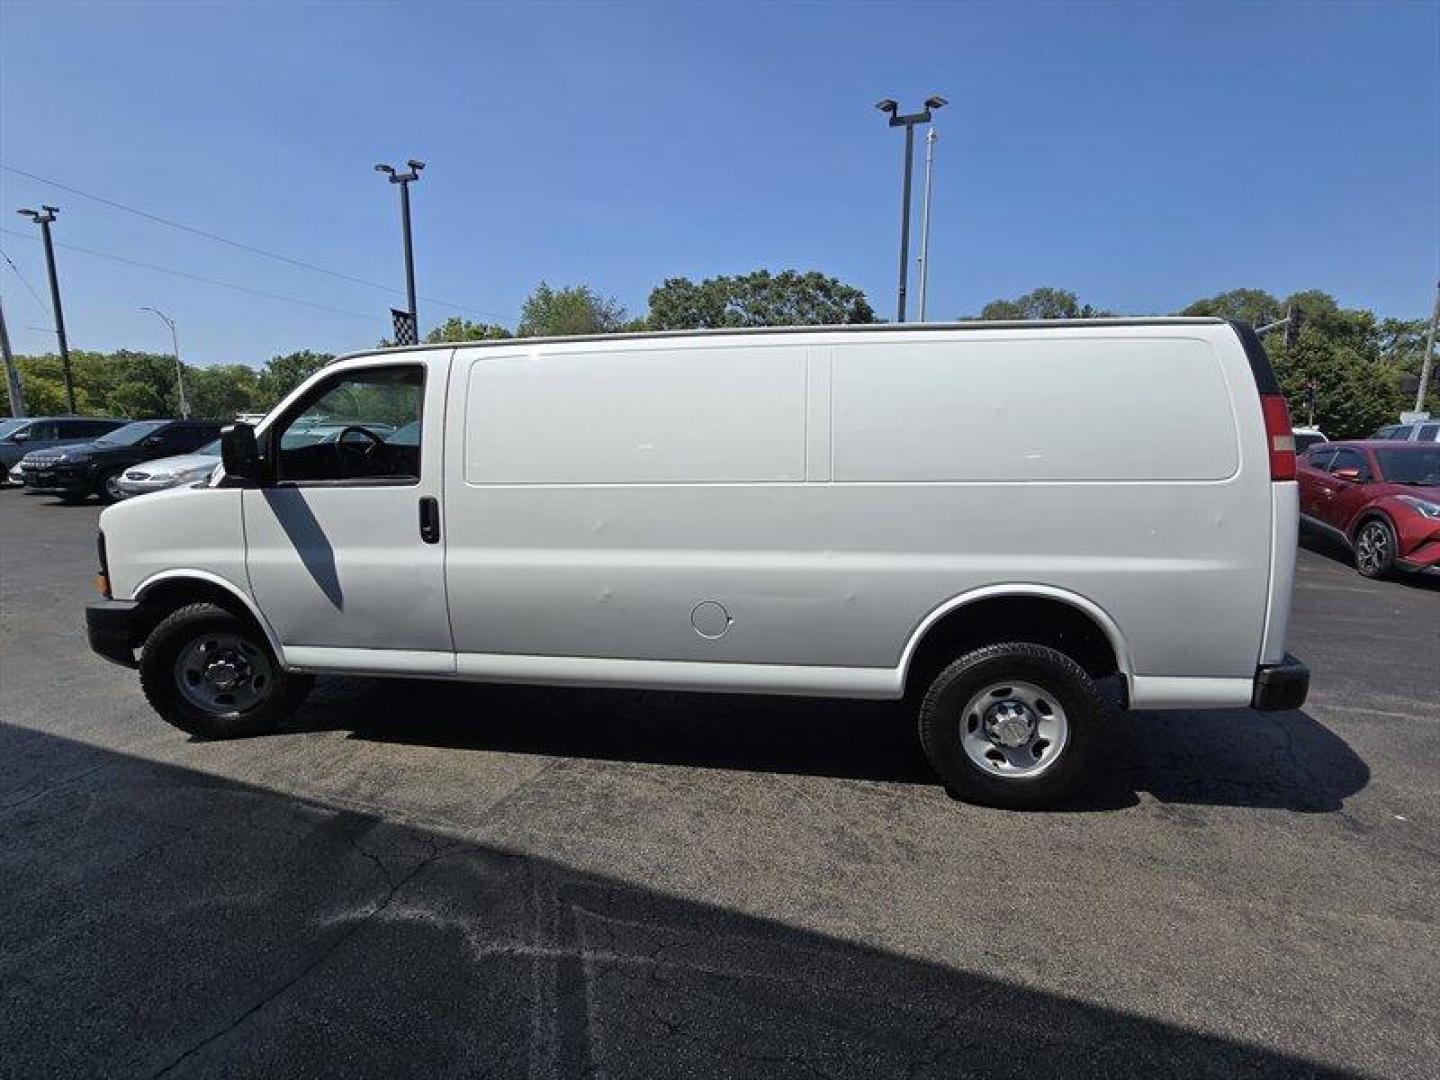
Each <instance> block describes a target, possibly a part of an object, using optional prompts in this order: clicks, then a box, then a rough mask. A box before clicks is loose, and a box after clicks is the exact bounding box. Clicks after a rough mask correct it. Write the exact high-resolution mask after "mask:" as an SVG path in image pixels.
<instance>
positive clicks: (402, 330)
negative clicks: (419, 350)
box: [390, 308, 420, 345]
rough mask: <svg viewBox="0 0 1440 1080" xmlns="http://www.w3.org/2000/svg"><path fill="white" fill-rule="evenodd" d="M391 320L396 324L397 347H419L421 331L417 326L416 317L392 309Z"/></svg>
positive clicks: (406, 312)
mask: <svg viewBox="0 0 1440 1080" xmlns="http://www.w3.org/2000/svg"><path fill="white" fill-rule="evenodd" d="M390 318H391V319H392V320H394V323H395V344H396V345H419V344H420V330H419V327H417V326H416V325H415V316H414V315H413V314H411V313H410V312H408V311H396V310H395V309H394V308H391V309H390Z"/></svg>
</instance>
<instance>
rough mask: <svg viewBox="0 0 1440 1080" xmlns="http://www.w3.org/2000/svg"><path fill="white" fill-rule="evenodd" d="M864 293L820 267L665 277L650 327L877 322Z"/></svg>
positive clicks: (653, 301) (655, 293)
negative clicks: (696, 277) (696, 278)
mask: <svg viewBox="0 0 1440 1080" xmlns="http://www.w3.org/2000/svg"><path fill="white" fill-rule="evenodd" d="M875 321H876V320H875V312H874V311H873V310H872V309H871V307H870V304H869V302H868V301H867V300H866V299H865V294H864V293H863V292H861V291H860V290H859V289H857V288H855V287H854V286H853V285H847V284H845V283H844V282H843V281H840V280H839V279H838V278H833V277H829V276H827V275H825V274H822V273H820V272H819V271H818V270H810V271H807V272H805V273H803V274H802V273H799V272H798V271H795V270H783V271H781V272H780V273H778V274H771V273H770V271H768V270H754V271H752V272H750V273H748V274H738V275H734V276H728V275H721V276H719V277H712V278H706V279H705V280H704V281H701V282H699V283H698V284H697V283H696V282H693V281H691V280H690V279H689V278H683V277H679V278H667V279H666V280H665V281H664V283H662V284H661V285H660V286H659V287H658V288H656V289H655V290H654V291H652V292H651V293H650V314H649V317H648V318H647V320H646V322H647V324H648V326H649V328H650V329H653V330H706V329H718V328H721V327H730V326H834V325H842V324H853V323H873V322H875Z"/></svg>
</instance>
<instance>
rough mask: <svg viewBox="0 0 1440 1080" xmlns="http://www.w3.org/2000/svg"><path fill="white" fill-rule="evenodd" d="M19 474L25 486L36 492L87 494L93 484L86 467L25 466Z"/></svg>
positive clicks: (88, 468) (91, 474)
mask: <svg viewBox="0 0 1440 1080" xmlns="http://www.w3.org/2000/svg"><path fill="white" fill-rule="evenodd" d="M21 472H22V473H23V475H24V477H25V486H26V487H28V488H34V489H35V490H36V491H69V492H77V493H78V492H82V491H83V492H86V493H88V492H89V491H90V489H91V487H92V486H93V485H94V483H95V481H94V476H93V473H92V471H91V469H90V467H89V466H88V465H26V466H25V467H24V468H23V469H22V470H21Z"/></svg>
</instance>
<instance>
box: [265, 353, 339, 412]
mask: <svg viewBox="0 0 1440 1080" xmlns="http://www.w3.org/2000/svg"><path fill="white" fill-rule="evenodd" d="M334 359H335V357H334V356H333V355H332V354H331V353H317V352H311V351H310V350H309V349H305V350H302V351H301V352H293V353H285V354H284V355H283V356H272V357H271V358H270V359H269V360H268V361H266V363H265V367H264V369H263V370H262V371H261V372H260V376H259V379H258V388H257V389H258V393H257V395H256V397H255V399H254V409H255V411H257V412H265V411H267V410H269V409H272V408H274V407H275V405H277V404H278V403H279V401H280V399H281V398H283V397H284V396H285V395H286V394H288V393H289V392H290V391H291V390H294V389H295V387H297V386H299V385H300V384H301V383H302V382H304V381H305V380H306V379H308V378H309V377H310V376H311V375H313V374H315V372H317V371H319V370H320V369H321V368H322V367H324V366H325V365H326V364H328V363H330V361H331V360H334Z"/></svg>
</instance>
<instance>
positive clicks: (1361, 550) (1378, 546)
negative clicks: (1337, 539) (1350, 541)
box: [1355, 517, 1399, 579]
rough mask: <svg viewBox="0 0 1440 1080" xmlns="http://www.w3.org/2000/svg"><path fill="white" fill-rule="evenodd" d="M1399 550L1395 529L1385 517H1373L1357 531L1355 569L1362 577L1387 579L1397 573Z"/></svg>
mask: <svg viewBox="0 0 1440 1080" xmlns="http://www.w3.org/2000/svg"><path fill="white" fill-rule="evenodd" d="M1398 548H1399V541H1398V540H1397V539H1396V537H1395V527H1394V526H1393V525H1391V524H1390V522H1389V521H1388V520H1386V519H1385V518H1383V517H1372V518H1370V519H1368V520H1367V521H1365V522H1363V523H1362V524H1361V525H1360V528H1358V529H1356V530H1355V569H1356V570H1357V571H1358V572H1359V574H1360V576H1361V577H1367V578H1372V579H1377V578H1387V577H1389V576H1390V575H1392V574H1393V573H1394V572H1395V557H1396V554H1397V551H1398Z"/></svg>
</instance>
